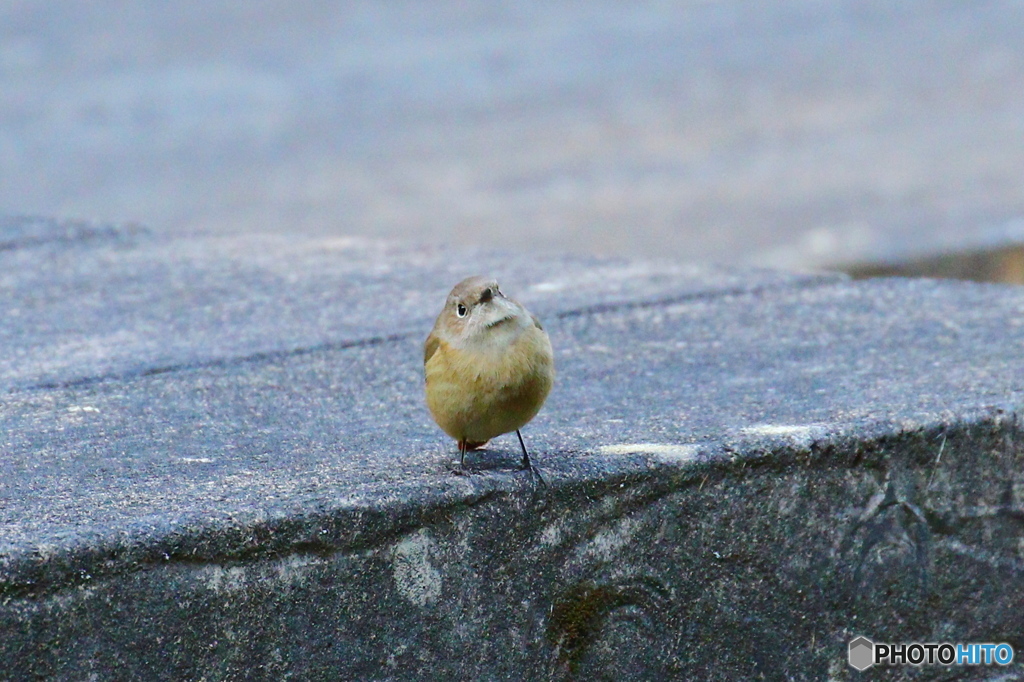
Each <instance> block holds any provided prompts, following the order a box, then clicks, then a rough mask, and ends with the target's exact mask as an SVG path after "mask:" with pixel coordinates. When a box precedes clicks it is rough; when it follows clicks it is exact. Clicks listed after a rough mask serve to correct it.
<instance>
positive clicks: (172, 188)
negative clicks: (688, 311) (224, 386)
mask: <svg viewBox="0 0 1024 682" xmlns="http://www.w3.org/2000/svg"><path fill="white" fill-rule="evenodd" d="M0 212H2V213H7V214H16V215H20V214H42V215H47V216H55V217H67V218H82V219H91V220H100V221H107V222H115V223H125V222H138V223H141V224H143V225H146V226H148V227H150V228H152V229H154V230H159V231H171V232H185V233H188V232H196V231H199V232H235V233H238V232H256V231H274V232H285V233H288V232H294V233H304V234H316V235H321V234H322V235H338V234H356V235H364V236H370V237H383V238H398V239H403V240H413V241H421V242H423V241H426V242H445V243H453V244H474V245H479V244H483V245H489V246H493V247H496V248H501V249H515V250H530V251H544V252H555V251H562V252H575V253H597V254H626V255H637V256H656V257H662V258H671V259H675V260H680V261H700V262H708V261H717V262H722V263H733V264H751V265H757V266H771V267H784V268H795V269H821V268H844V269H847V270H848V271H851V272H854V273H856V274H864V275H870V274H880V273H884V272H886V271H888V270H890V269H894V270H893V271H899V269H902V270H903V271H905V272H913V273H915V274H949V275H952V276H968V277H976V278H981V279H986V278H988V279H1003V280H1007V281H1017V280H1015V278H1017V277H1019V281H1022V282H1024V258H1022V256H1021V249H1020V244H1021V243H1024V2H1021V0H1002V1H991V2H988V1H985V0H976V1H972V2H956V1H944V2H915V1H913V0H908V1H904V2H891V1H890V0H885V1H877V2H876V1H872V0H856V1H849V2H847V1H842V0H776V1H773V2H755V1H750V2H746V1H741V0H721V1H712V0H709V1H703V2H698V1H696V0H691V1H678V2H653V1H652V2H629V3H624V2H621V0H614V1H612V0H589V1H588V2H569V1H563V0H517V2H510V3H504V2H497V1H495V0H461V1H458V2H456V1H452V2H444V1H440V0H439V1H437V2H422V1H416V2H413V1H411V0H410V1H403V0H389V1H388V2H383V1H379V2H368V1H366V2H364V1H361V0H348V1H341V2H326V1H323V2H320V1H309V2H295V1H291V0H289V1H286V0H250V1H248V2H244V3H241V2H224V1H223V0H203V1H202V2H199V1H198V0H179V1H178V2H173V3H165V2H155V1H153V0H138V1H136V2H128V1H121V2H115V1H112V0H107V1H102V0H101V1H97V2H89V3H84V2H78V1H61V0H46V1H42V0H5V1H3V2H0ZM972 263H973V265H972ZM915 268H916V271H915Z"/></svg>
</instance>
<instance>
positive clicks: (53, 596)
mask: <svg viewBox="0 0 1024 682" xmlns="http://www.w3.org/2000/svg"><path fill="white" fill-rule="evenodd" d="M23 223H24V221H15V220H8V221H6V222H2V221H0V242H5V243H6V241H12V242H16V241H17V240H16V239H13V238H12V239H6V238H5V235H7V234H8V231H9V233H10V234H15V235H17V234H22V233H31V234H32V235H34V237H33V240H30V241H28V242H25V243H23V244H20V245H18V246H17V247H12V248H10V249H6V250H3V251H0V262H2V263H0V264H2V265H3V268H2V272H3V274H2V275H0V287H2V288H3V290H4V292H5V295H4V296H3V297H2V299H0V314H2V315H3V318H4V319H7V320H17V324H9V325H7V326H6V327H5V329H4V331H3V337H2V338H3V343H4V346H5V348H6V351H7V352H5V353H4V356H5V360H4V361H0V381H2V383H3V386H4V391H5V393H4V399H3V402H2V403H0V421H2V424H3V433H4V434H5V437H4V440H3V442H2V447H3V451H4V461H5V471H6V475H5V477H4V479H5V480H4V482H3V488H2V491H3V492H2V497H0V501H2V506H0V518H2V520H3V521H2V522H3V529H4V533H3V537H2V540H0V542H2V544H0V594H3V600H2V602H0V627H2V628H3V629H4V631H5V632H9V633H13V635H12V636H10V637H6V638H4V639H3V641H0V660H4V661H5V662H6V664H7V668H8V669H9V670H18V671H25V674H26V675H41V676H52V677H58V678H61V677H73V676H80V675H82V674H87V672H86V671H88V673H95V674H96V675H98V676H99V677H100V678H106V677H126V678H132V677H135V678H155V679H164V678H166V679H171V678H175V679H183V678H201V677H202V678H206V679H232V678H237V677H240V676H245V677H255V678H259V677H263V678H267V679H280V678H284V677H288V676H292V677H296V678H302V679H316V678H323V677H332V678H337V677H342V678H351V679H422V678H423V677H425V676H429V677H436V678H445V677H451V678H466V677H470V678H478V679H506V678H510V677H513V676H515V677H523V676H524V675H525V676H526V677H527V678H531V679H532V678H537V679H548V678H553V679H563V678H564V679H571V678H577V677H586V676H590V677H594V676H598V677H600V676H603V675H604V676H606V675H613V676H615V677H616V679H658V678H705V677H707V678H710V677H715V676H718V677H721V678H732V679H736V678H741V677H747V678H751V677H757V676H761V675H764V676H767V677H776V676H783V675H788V676H796V677H821V676H824V675H825V674H829V675H831V676H832V677H836V676H839V677H841V676H844V675H846V674H847V670H849V669H848V668H847V667H846V663H845V647H846V644H847V642H848V641H849V640H850V639H852V638H853V637H854V636H856V635H860V634H864V635H867V636H869V637H871V638H873V639H876V640H879V641H902V640H918V641H932V640H936V639H937V640H941V641H957V640H959V641H1009V642H1010V643H1011V644H1013V645H1014V647H1015V649H1016V650H1017V651H1024V641H1021V640H1020V635H1019V633H1020V632H1024V628H1022V625H1024V622H1022V618H1024V616H1021V614H1020V613H1019V609H1016V608H1015V606H1014V605H1015V604H1019V603H1021V599H1022V596H1024V594H1022V593H1024V590H1022V588H1021V587H1019V576H1020V572H1021V570H1022V568H1024V558H1022V555H1021V550H1020V546H1021V544H1020V543H1021V538H1022V536H1024V524H1022V522H1021V518H1024V505H1022V503H1021V501H1020V498H1021V486H1022V475H1024V474H1022V471H1024V468H1022V466H1021V459H1022V447H1021V424H1020V419H1019V413H1020V409H1021V404H1022V393H1024V379H1022V377H1024V371H1022V369H1024V367H1022V361H1021V358H1022V357H1024V355H1022V353H1021V350H1022V345H1024V339H1022V338H1021V334H1020V324H1021V320H1022V319H1024V316H1022V313H1024V291H1021V290H1018V289H1016V288H1012V287H1002V286H996V285H977V284H967V283H957V282H937V281H927V280H879V281H865V282H849V281H847V280H844V279H842V278H839V277H832V276H805V275H788V274H782V273H772V272H736V271H730V270H725V269H715V268H709V269H694V268H683V267H678V266H674V265H671V264H658V263H642V262H632V261H623V260H602V259H590V258H562V259H557V258H546V259H545V258H529V259H527V258H524V257H522V256H508V255H502V254H487V253H480V252H465V251H445V250H434V249H430V250H425V249H417V248H414V247H408V246H401V245H393V244H381V243H374V242H362V241H358V242H357V241H347V242H343V243H341V242H339V241H338V240H335V241H334V242H323V241H313V240H307V241H302V240H296V239H292V240H286V239H283V238H276V237H251V238H250V237H245V238H243V237H235V238H223V237H219V238H205V237H195V238H193V239H189V240H183V239H175V238H167V237H162V236H159V235H151V234H147V233H145V232H144V231H140V230H130V231H128V232H121V231H118V230H112V229H99V230H96V229H93V232H92V234H100V235H103V237H102V238H90V239H88V240H75V239H68V238H60V239H57V238H55V239H49V240H47V239H43V238H37V237H38V235H39V234H43V235H45V234H46V230H47V229H51V230H52V231H53V234H59V235H67V234H69V230H71V233H73V230H74V227H73V226H71V227H69V226H68V225H67V224H56V223H50V222H48V221H35V222H34V224H33V226H32V229H31V230H28V229H27V228H25V226H24V224H23ZM47 226H49V227H47ZM19 230H20V232H19ZM462 263H471V264H472V265H471V266H469V267H463V266H462V265H461V264H462ZM476 271H481V272H495V273H497V274H498V276H499V277H501V278H502V281H503V284H504V288H505V289H506V290H507V291H508V292H509V293H510V294H512V295H516V296H519V297H521V298H522V299H524V301H526V302H527V303H528V305H529V306H530V307H531V308H533V309H535V311H536V312H538V314H539V315H540V316H541V317H542V319H543V320H544V321H545V324H546V327H547V328H548V329H549V331H550V333H551V335H552V341H553V343H554V345H555V348H556V354H557V363H558V368H559V378H558V384H557V387H556V390H555V392H554V393H553V394H552V396H551V399H550V400H549V403H548V405H547V406H546V407H545V410H544V411H543V412H542V413H541V415H540V416H539V417H538V418H537V419H536V420H535V421H534V422H533V423H531V424H530V425H529V426H528V427H527V430H526V433H525V435H526V437H527V439H528V442H529V444H530V445H531V448H532V450H533V451H534V452H535V458H536V459H537V460H538V462H539V463H540V465H541V467H542V468H543V470H544V471H545V474H546V476H547V478H548V480H549V482H550V488H549V489H547V490H545V489H543V488H537V487H535V486H534V485H532V484H531V481H530V479H529V477H527V476H526V475H525V474H522V473H520V472H518V471H516V470H515V463H516V459H517V457H516V452H515V446H516V444H515V443H514V439H512V440H509V439H507V438H504V439H498V440H497V441H495V442H494V444H493V445H492V447H491V449H490V450H489V451H487V452H485V453H482V454H481V455H480V457H479V458H477V459H475V460H474V461H473V464H474V465H475V466H476V467H477V468H478V470H479V473H477V474H476V475H474V476H469V477H461V476H453V475H451V474H450V473H449V472H448V471H447V469H446V466H445V464H446V462H447V461H448V460H450V459H452V458H453V457H454V456H455V453H454V447H453V446H452V444H450V443H448V442H446V441H445V439H444V437H443V436H442V434H441V433H440V431H439V430H437V429H436V427H434V425H433V424H432V422H431V421H430V418H429V415H428V414H427V412H426V409H425V407H424V406H423V404H422V396H421V390H422V388H421V381H422V379H421V367H420V363H421V355H420V343H421V340H422V338H423V337H424V336H425V334H426V331H427V330H428V328H429V326H430V322H431V320H432V317H433V315H434V314H435V312H436V310H435V309H436V308H437V307H438V306H439V305H440V302H441V301H442V300H443V297H444V295H445V293H446V292H447V289H448V288H449V287H450V285H451V283H452V282H454V281H456V280H457V279H459V278H460V277H461V276H463V275H465V274H471V272H476ZM14 310H16V311H17V312H16V313H12V311H14ZM925 674H926V675H927V674H928V673H927V672H926V673H925Z"/></svg>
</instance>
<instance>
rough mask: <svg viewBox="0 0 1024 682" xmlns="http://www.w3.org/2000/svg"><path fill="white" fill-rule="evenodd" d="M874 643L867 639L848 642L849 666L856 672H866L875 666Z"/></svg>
mask: <svg viewBox="0 0 1024 682" xmlns="http://www.w3.org/2000/svg"><path fill="white" fill-rule="evenodd" d="M874 659H875V643H874V642H872V641H871V640H870V639H868V638H867V637H858V638H856V639H855V640H853V641H852V642H850V666H851V667H853V668H854V669H856V670H867V669H868V668H870V667H871V666H873V665H874V664H875V660H874Z"/></svg>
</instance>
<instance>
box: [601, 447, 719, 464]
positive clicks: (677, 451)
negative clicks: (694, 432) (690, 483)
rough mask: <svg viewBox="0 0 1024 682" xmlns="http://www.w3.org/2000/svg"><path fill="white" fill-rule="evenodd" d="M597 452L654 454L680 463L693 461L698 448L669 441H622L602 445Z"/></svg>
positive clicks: (663, 459)
mask: <svg viewBox="0 0 1024 682" xmlns="http://www.w3.org/2000/svg"><path fill="white" fill-rule="evenodd" d="M598 452H600V453H601V454H602V455H655V456H656V457H657V458H658V459H660V460H662V461H664V462H673V463H680V462H693V461H695V460H696V459H697V454H698V453H699V452H700V448H699V447H698V446H696V445H674V444H671V443H623V444H621V445H602V446H601V447H600V448H598Z"/></svg>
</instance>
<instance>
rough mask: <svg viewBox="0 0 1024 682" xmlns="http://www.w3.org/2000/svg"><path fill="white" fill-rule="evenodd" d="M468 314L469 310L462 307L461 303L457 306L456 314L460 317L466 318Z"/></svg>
mask: <svg viewBox="0 0 1024 682" xmlns="http://www.w3.org/2000/svg"><path fill="white" fill-rule="evenodd" d="M468 312H469V310H468V309H467V308H466V306H464V305H462V304H461V303H456V304H455V314H456V315H458V316H459V317H465V316H466V313H468Z"/></svg>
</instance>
